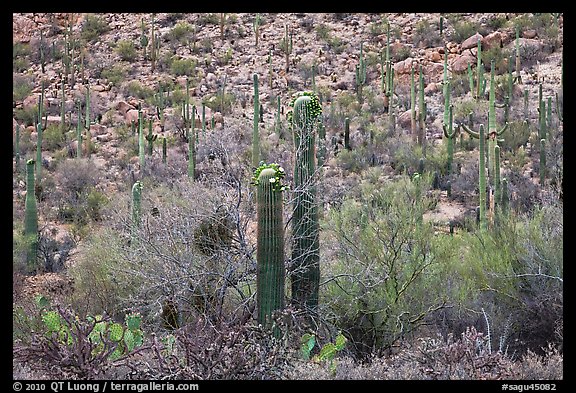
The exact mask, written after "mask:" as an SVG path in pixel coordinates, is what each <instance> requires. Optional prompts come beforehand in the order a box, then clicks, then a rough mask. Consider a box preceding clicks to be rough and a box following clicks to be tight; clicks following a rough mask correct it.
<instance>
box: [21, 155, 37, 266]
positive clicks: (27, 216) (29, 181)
mask: <svg viewBox="0 0 576 393" xmlns="http://www.w3.org/2000/svg"><path fill="white" fill-rule="evenodd" d="M34 191H35V184H34V160H28V161H27V162H26V200H25V202H24V209H25V212H24V238H25V239H26V243H27V246H28V249H27V252H26V263H27V265H28V271H29V272H33V271H34V269H35V268H36V263H37V262H36V259H37V256H38V208H37V206H36V195H35V192H34Z"/></svg>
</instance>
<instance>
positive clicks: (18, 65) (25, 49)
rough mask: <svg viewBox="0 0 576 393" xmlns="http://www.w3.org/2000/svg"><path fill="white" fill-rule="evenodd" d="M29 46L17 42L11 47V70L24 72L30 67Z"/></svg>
mask: <svg viewBox="0 0 576 393" xmlns="http://www.w3.org/2000/svg"><path fill="white" fill-rule="evenodd" d="M30 53H31V51H30V44H25V43H20V42H17V43H15V44H13V46H12V70H13V71H14V72H24V71H25V70H27V69H28V68H29V67H30V61H29V58H30Z"/></svg>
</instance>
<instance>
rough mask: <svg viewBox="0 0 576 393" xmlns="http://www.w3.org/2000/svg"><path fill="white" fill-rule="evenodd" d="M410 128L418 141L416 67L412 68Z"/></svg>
mask: <svg viewBox="0 0 576 393" xmlns="http://www.w3.org/2000/svg"><path fill="white" fill-rule="evenodd" d="M410 125H411V127H410V129H411V131H412V138H413V139H414V142H417V140H418V136H417V131H416V86H415V84H414V67H411V68H410Z"/></svg>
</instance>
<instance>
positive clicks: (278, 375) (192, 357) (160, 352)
mask: <svg viewBox="0 0 576 393" xmlns="http://www.w3.org/2000/svg"><path fill="white" fill-rule="evenodd" d="M289 355H290V354H289V351H288V350H287V349H286V348H285V347H284V346H282V345H281V344H280V343H279V342H278V341H277V340H275V339H274V338H273V336H272V335H271V334H270V332H268V331H265V330H263V329H262V328H261V327H260V326H252V325H251V324H250V323H236V324H230V323H222V324H220V325H219V326H218V327H217V326H214V325H212V324H210V323H208V321H206V320H204V319H202V318H199V319H198V320H196V321H194V322H193V323H190V324H188V325H187V326H185V327H183V328H181V329H179V330H177V331H175V332H174V333H173V334H169V335H162V336H161V337H160V339H159V340H157V341H156V342H155V343H154V344H153V348H152V350H150V351H149V356H148V359H147V360H146V361H144V360H141V361H138V360H137V361H134V362H131V364H130V368H131V369H132V370H133V371H134V372H135V373H136V376H137V378H139V379H140V378H145V379H148V378H151V379H157V378H163V377H164V376H165V375H168V374H169V375H171V376H173V377H174V378H176V379H185V380H193V379H227V380H239V379H241V380H244V379H249V380H263V379H267V380H270V379H273V380H276V379H282V377H283V376H284V370H285V369H286V367H287V365H288V364H289Z"/></svg>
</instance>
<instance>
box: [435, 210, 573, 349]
mask: <svg viewBox="0 0 576 393" xmlns="http://www.w3.org/2000/svg"><path fill="white" fill-rule="evenodd" d="M561 214H562V206H561V203H554V204H549V205H548V204H546V205H543V206H537V207H534V208H533V211H532V212H531V213H521V214H512V213H509V214H505V215H500V216H498V217H496V225H495V226H494V227H493V229H491V230H489V231H476V230H473V231H472V232H462V233H461V234H460V235H459V236H458V237H456V236H455V237H454V238H453V239H451V243H452V247H453V248H455V249H456V250H459V251H458V253H459V254H460V256H459V257H457V258H448V259H446V260H445V264H444V265H442V268H443V269H447V270H443V272H442V273H439V274H441V275H442V276H443V277H449V279H447V280H445V281H444V284H443V287H442V291H446V292H445V294H446V296H447V298H448V299H450V303H452V304H453V305H454V306H455V307H456V308H455V309H451V310H449V311H446V310H443V311H442V313H440V315H442V317H441V319H436V322H435V324H436V325H437V326H438V327H440V326H443V329H444V330H443V331H444V334H445V335H446V334H447V333H448V332H454V333H456V334H457V333H458V332H461V331H463V329H464V328H465V326H473V325H476V326H477V328H478V329H482V331H484V332H486V334H488V333H489V330H488V329H490V332H491V334H492V336H491V337H492V338H491V340H492V341H491V344H492V348H493V349H496V348H498V349H500V350H501V351H502V352H507V353H508V355H509V356H511V357H513V358H515V359H518V358H520V357H521V356H522V355H523V354H524V353H526V351H527V350H528V349H530V350H532V351H534V352H538V353H542V348H545V347H547V346H548V344H552V345H554V346H561V345H562V335H561V332H560V334H559V333H558V330H559V328H558V326H562V320H563V317H562V310H563V297H562V288H563V278H562V277H563V255H562V241H563V240H562V239H563V233H562V225H561V221H558V219H559V217H561ZM459 310H460V311H459ZM440 321H441V323H440Z"/></svg>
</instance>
